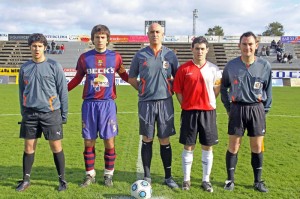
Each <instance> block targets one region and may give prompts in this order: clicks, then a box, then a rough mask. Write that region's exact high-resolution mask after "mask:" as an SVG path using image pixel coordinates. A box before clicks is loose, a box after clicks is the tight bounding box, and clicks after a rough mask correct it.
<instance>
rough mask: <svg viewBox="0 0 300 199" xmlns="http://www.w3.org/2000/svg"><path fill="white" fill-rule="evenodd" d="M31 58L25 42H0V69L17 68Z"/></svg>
mask: <svg viewBox="0 0 300 199" xmlns="http://www.w3.org/2000/svg"><path fill="white" fill-rule="evenodd" d="M30 58H31V52H30V50H29V47H28V44H27V42H23V41H5V42H4V41H2V42H1V43H0V67H5V68H19V67H20V66H21V65H22V64H23V63H24V62H26V61H27V60H29V59H30Z"/></svg>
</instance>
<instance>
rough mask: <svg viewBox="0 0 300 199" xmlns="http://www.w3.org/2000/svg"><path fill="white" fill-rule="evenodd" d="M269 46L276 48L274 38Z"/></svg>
mask: <svg viewBox="0 0 300 199" xmlns="http://www.w3.org/2000/svg"><path fill="white" fill-rule="evenodd" d="M271 48H274V49H276V48H277V44H276V41H275V40H274V39H273V40H272V42H271Z"/></svg>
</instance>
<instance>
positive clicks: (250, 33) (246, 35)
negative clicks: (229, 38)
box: [240, 31, 257, 43]
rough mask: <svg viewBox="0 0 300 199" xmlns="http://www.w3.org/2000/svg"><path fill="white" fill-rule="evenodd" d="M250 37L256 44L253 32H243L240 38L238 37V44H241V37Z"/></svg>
mask: <svg viewBox="0 0 300 199" xmlns="http://www.w3.org/2000/svg"><path fill="white" fill-rule="evenodd" d="M251 36H252V37H254V39H255V42H257V38H256V35H255V34H254V33H253V32H251V31H248V32H245V33H243V34H242V36H241V37H240V43H241V41H242V38H243V37H251Z"/></svg>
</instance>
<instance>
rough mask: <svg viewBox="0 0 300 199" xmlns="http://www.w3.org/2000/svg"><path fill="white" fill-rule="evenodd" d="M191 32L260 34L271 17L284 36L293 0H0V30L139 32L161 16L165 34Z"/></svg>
mask: <svg viewBox="0 0 300 199" xmlns="http://www.w3.org/2000/svg"><path fill="white" fill-rule="evenodd" d="M195 9H198V18H197V19H196V35H204V34H205V33H206V32H207V30H208V28H213V27H214V26H216V25H219V26H221V27H222V28H223V30H224V33H225V35H228V36H229V35H230V36H234V35H237V36H238V35H240V34H241V33H243V32H246V31H249V30H251V31H253V32H254V33H256V34H261V33H262V32H263V31H265V30H266V27H267V26H268V25H269V24H270V23H272V22H279V23H281V24H282V25H283V27H284V32H285V35H286V36H299V35H300V12H299V10H300V1H299V0H285V1H283V0H247V1H243V0H24V1H21V0H8V1H7V0H0V13H1V20H0V34H1V33H20V34H21V33H25V34H28V33H34V32H40V33H44V34H87V35H89V34H90V31H91V29H92V27H93V26H94V25H96V24H104V25H107V26H108V27H109V28H110V30H111V34H113V35H117V34H122V35H142V34H144V31H145V29H144V24H145V21H146V20H165V21H166V35H192V33H193V10H195Z"/></svg>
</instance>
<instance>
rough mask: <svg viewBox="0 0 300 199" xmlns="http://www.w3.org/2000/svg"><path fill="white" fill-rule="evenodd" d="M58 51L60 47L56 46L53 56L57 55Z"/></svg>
mask: <svg viewBox="0 0 300 199" xmlns="http://www.w3.org/2000/svg"><path fill="white" fill-rule="evenodd" d="M59 51H60V45H58V44H57V45H56V46H55V53H54V54H59Z"/></svg>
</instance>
